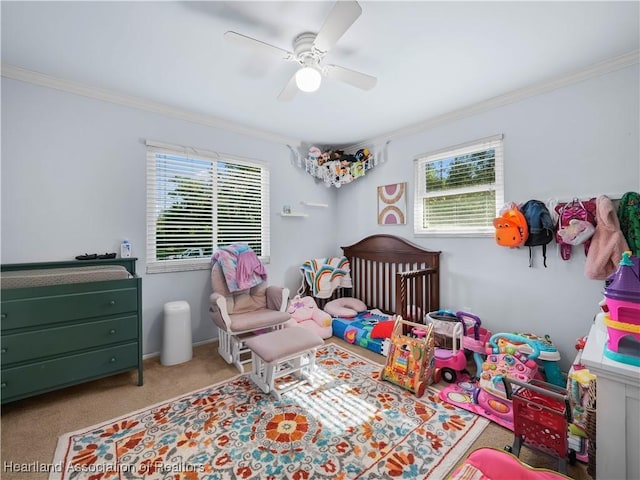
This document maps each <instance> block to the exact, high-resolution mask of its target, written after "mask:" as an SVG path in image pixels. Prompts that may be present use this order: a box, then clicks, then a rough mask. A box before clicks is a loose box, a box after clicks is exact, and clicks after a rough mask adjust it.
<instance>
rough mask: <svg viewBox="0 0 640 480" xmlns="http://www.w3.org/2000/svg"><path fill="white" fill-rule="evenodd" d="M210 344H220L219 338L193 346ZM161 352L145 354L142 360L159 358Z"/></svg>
mask: <svg viewBox="0 0 640 480" xmlns="http://www.w3.org/2000/svg"><path fill="white" fill-rule="evenodd" d="M208 343H218V339H217V338H210V339H208V340H202V341H200V342H194V343H193V344H192V346H194V347H198V346H200V345H206V344H208ZM160 353H161V352H152V353H145V354H144V355H142V360H148V359H150V358H155V357H159V356H160Z"/></svg>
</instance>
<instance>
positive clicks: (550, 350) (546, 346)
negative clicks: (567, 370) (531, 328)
mask: <svg viewBox="0 0 640 480" xmlns="http://www.w3.org/2000/svg"><path fill="white" fill-rule="evenodd" d="M514 334H515V335H517V336H518V337H523V338H526V339H527V340H528V341H529V342H522V341H517V340H508V339H506V338H501V339H500V341H501V342H503V343H504V344H505V345H506V346H511V347H515V348H517V349H518V351H519V352H520V353H524V354H525V355H529V354H530V353H531V352H532V350H531V348H530V347H529V344H530V343H535V345H536V346H537V347H538V350H539V351H540V355H539V356H538V361H539V362H540V363H541V364H542V368H543V369H544V375H545V378H546V380H547V382H549V383H553V384H554V385H557V386H559V387H562V386H563V385H564V379H563V378H562V372H561V371H560V367H559V366H558V361H559V360H560V352H559V351H558V349H557V348H556V346H555V345H554V344H553V342H552V341H551V337H550V336H549V335H545V336H544V337H539V336H538V335H535V334H533V333H522V332H514Z"/></svg>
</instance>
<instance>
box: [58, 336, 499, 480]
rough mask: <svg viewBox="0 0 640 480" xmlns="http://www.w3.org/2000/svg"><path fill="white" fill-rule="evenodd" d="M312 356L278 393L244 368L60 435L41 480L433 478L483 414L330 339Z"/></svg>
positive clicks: (475, 430) (479, 425) (469, 438)
mask: <svg viewBox="0 0 640 480" xmlns="http://www.w3.org/2000/svg"><path fill="white" fill-rule="evenodd" d="M316 361H317V364H316V365H317V368H316V370H315V372H314V374H313V375H312V378H311V382H297V384H296V385H295V386H294V388H292V389H291V390H290V391H288V392H287V393H285V394H283V395H282V400H281V401H275V400H274V399H273V397H272V396H270V395H267V394H264V393H262V391H261V390H260V389H259V388H257V387H256V386H255V385H254V384H253V382H252V381H251V380H250V378H249V375H248V374H244V375H238V376H236V377H234V378H232V379H230V380H227V381H225V382H222V383H218V384H216V385H212V386H210V387H207V388H205V389H201V390H197V391H195V392H191V393H188V394H185V395H182V396H180V397H177V398H174V399H172V400H169V401H165V402H162V403H159V404H157V405H153V406H150V407H147V408H145V409H142V410H139V411H137V412H133V413H130V414H128V415H126V416H123V417H120V418H116V419H113V420H110V421H108V422H104V423H102V424H99V425H94V426H92V427H88V428H84V429H82V430H79V431H76V432H72V433H68V434H65V435H63V436H62V437H60V439H59V441H58V446H57V449H56V453H55V457H54V460H53V463H52V465H51V472H50V476H49V478H50V479H51V480H53V479H55V480H59V479H86V480H100V479H128V478H131V479H137V478H145V479H156V478H157V479H165V478H166V479H169V478H170V479H181V478H185V479H190V480H196V479H198V480H200V479H204V480H223V479H267V480H269V479H273V480H275V479H283V478H287V479H294V480H304V479H310V478H313V479H322V478H326V479H338V480H340V479H357V478H362V479H365V478H366V479H388V478H402V479H424V478H432V479H441V478H444V477H445V476H446V474H447V473H448V472H449V471H450V470H451V469H452V468H453V466H454V465H455V464H456V463H457V462H458V460H460V459H461V458H462V456H463V455H464V454H465V453H466V451H467V450H468V448H469V447H470V446H471V444H472V443H473V442H474V440H475V439H476V438H477V437H478V436H479V435H480V433H481V432H482V431H483V430H484V428H485V427H486V426H487V424H488V423H489V422H488V420H486V419H485V418H482V417H480V416H478V415H475V414H473V413H471V412H468V411H466V410H464V409H461V408H458V407H455V406H453V405H450V404H448V403H445V402H443V401H442V400H441V399H440V397H439V395H438V393H437V391H435V390H432V389H428V390H427V393H425V395H424V396H423V397H422V398H416V397H415V395H413V394H412V393H410V392H408V391H406V390H403V389H401V388H400V387H397V386H396V385H393V384H391V383H388V382H384V381H380V380H378V376H379V372H380V365H378V364H375V363H372V362H370V361H369V360H367V359H365V358H364V357H361V356H359V355H357V354H354V353H351V352H349V351H347V350H344V349H342V348H340V347H339V346H336V345H333V344H327V345H325V346H323V347H321V348H320V349H319V350H318V353H317V360H316ZM283 381H294V379H293V378H289V379H283Z"/></svg>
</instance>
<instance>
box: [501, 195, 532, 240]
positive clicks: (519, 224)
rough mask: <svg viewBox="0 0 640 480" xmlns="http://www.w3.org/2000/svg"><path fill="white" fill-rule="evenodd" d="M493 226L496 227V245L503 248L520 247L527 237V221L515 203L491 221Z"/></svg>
mask: <svg viewBox="0 0 640 480" xmlns="http://www.w3.org/2000/svg"><path fill="white" fill-rule="evenodd" d="M493 226H494V227H496V232H495V239H496V243H497V244H498V245H501V246H503V247H511V248H517V247H521V246H523V245H524V242H526V241H527V238H528V236H529V229H528V227H527V220H526V219H525V218H524V215H522V212H521V211H520V209H519V208H518V206H517V205H516V204H515V203H511V204H509V205H508V206H507V207H506V208H504V209H503V210H502V213H501V215H500V216H499V217H498V218H495V219H494V220H493Z"/></svg>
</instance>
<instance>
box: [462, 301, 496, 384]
mask: <svg viewBox="0 0 640 480" xmlns="http://www.w3.org/2000/svg"><path fill="white" fill-rule="evenodd" d="M456 317H458V320H460V322H461V323H462V328H463V330H464V338H463V339H462V347H463V348H464V349H465V350H469V351H471V352H473V361H474V362H475V364H476V376H475V378H476V379H477V378H478V377H479V376H480V372H482V362H483V358H484V355H485V354H486V351H485V349H486V345H487V342H488V341H489V339H490V338H491V332H490V331H489V330H487V329H486V328H484V327H482V326H481V325H482V322H481V321H480V317H478V316H477V315H474V314H473V313H468V312H462V311H459V312H456Z"/></svg>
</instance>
